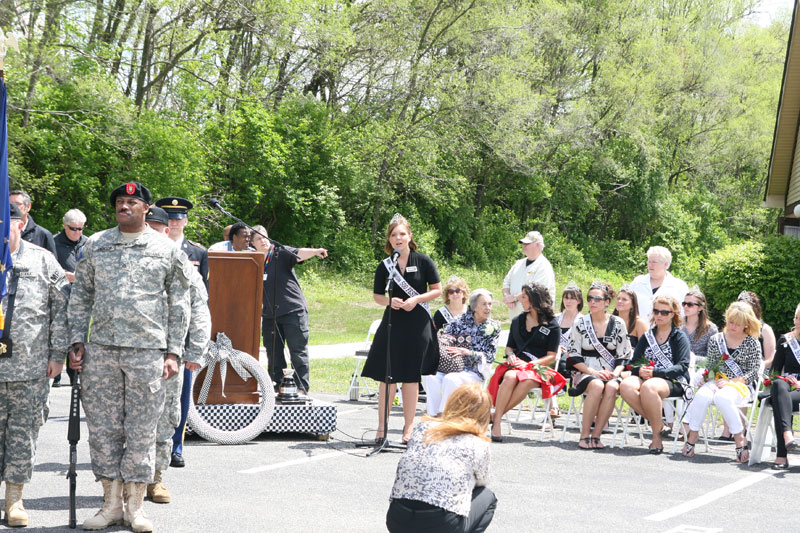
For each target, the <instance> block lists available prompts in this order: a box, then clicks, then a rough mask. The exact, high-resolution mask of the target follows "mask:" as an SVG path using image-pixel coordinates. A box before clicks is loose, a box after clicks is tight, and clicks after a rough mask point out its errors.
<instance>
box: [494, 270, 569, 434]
mask: <svg viewBox="0 0 800 533" xmlns="http://www.w3.org/2000/svg"><path fill="white" fill-rule="evenodd" d="M517 300H518V301H519V302H520V303H521V304H522V309H523V311H524V312H523V313H522V314H521V315H517V316H516V317H514V319H513V320H512V321H511V329H510V331H509V335H508V344H507V346H506V363H505V364H503V365H500V366H498V367H497V370H496V371H495V374H499V375H498V376H496V377H494V378H493V379H492V382H493V383H494V384H497V383H498V382H499V387H498V388H497V389H494V386H493V385H492V384H490V386H489V394H490V395H492V399H493V400H494V417H493V419H492V441H494V442H502V441H503V436H502V435H501V434H500V433H501V431H500V422H501V421H502V419H503V415H504V414H506V413H507V412H508V411H509V410H511V409H513V408H514V407H515V406H516V405H517V404H519V403H520V402H521V401H522V400H524V399H525V397H526V396H527V395H528V392H530V391H531V389H533V388H536V387H541V388H542V398H550V397H552V396H553V395H555V394H558V391H560V390H561V389H562V388H563V387H564V385H566V379H564V378H563V377H562V376H561V374H558V373H556V372H551V373H550V376H541V375H540V374H539V373H538V372H537V371H536V370H534V369H533V365H531V364H530V363H536V364H537V365H541V366H552V365H553V364H554V363H555V361H556V353H557V352H558V347H559V343H560V341H561V329H560V328H559V326H558V322H557V321H556V320H555V317H554V316H553V301H552V300H551V299H550V293H549V292H548V291H547V288H546V287H545V286H544V285H539V284H538V283H529V284H527V285H523V286H522V291H521V292H520V293H519V295H517ZM548 378H549V379H548ZM554 380H557V381H554Z"/></svg>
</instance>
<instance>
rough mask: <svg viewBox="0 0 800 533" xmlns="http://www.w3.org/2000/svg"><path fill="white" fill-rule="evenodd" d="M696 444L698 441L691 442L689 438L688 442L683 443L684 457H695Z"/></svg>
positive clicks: (682, 453)
mask: <svg viewBox="0 0 800 533" xmlns="http://www.w3.org/2000/svg"><path fill="white" fill-rule="evenodd" d="M696 444H697V443H696V442H689V441H688V440H687V441H686V444H684V445H683V451H682V452H681V455H683V456H684V457H694V447H695V445H696Z"/></svg>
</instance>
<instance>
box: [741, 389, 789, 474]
mask: <svg viewBox="0 0 800 533" xmlns="http://www.w3.org/2000/svg"><path fill="white" fill-rule="evenodd" d="M765 403H766V398H764V400H762V401H761V408H760V409H759V410H758V419H757V420H756V429H755V431H754V433H753V440H752V446H751V448H752V449H751V450H750V460H749V461H748V462H747V464H748V465H749V466H752V465H755V464H758V463H760V462H761V461H762V459H763V458H764V456H765V455H769V454H770V453H771V451H772V450H771V446H770V445H769V444H767V433H768V432H769V429H770V425H771V424H773V423H774V420H773V419H772V406H770V405H764V404H765ZM777 438H783V437H781V436H778V437H777Z"/></svg>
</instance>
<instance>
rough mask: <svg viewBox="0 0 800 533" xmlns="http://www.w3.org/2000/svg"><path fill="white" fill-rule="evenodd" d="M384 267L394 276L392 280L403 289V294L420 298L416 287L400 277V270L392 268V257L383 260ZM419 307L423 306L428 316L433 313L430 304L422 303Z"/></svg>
mask: <svg viewBox="0 0 800 533" xmlns="http://www.w3.org/2000/svg"><path fill="white" fill-rule="evenodd" d="M383 266H385V267H386V270H387V271H388V272H389V275H390V276H392V280H393V281H394V283H395V285H397V286H398V287H400V288H401V289H403V292H405V293H406V294H407V295H409V296H410V297H412V298H413V297H414V296H419V293H418V292H417V290H416V289H415V288H414V287H412V286H411V284H409V283H408V281H406V278H404V277H403V276H401V275H400V269H398V268H393V267H392V258H391V257H387V258H386V259H384V260H383ZM415 268H416V267H415ZM390 296H391V295H390ZM419 305H421V306H422V308H423V309H425V310H426V311H427V312H428V314H430V313H431V310H430V307H428V302H421V303H420V304H419Z"/></svg>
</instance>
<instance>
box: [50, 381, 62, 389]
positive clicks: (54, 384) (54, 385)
mask: <svg viewBox="0 0 800 533" xmlns="http://www.w3.org/2000/svg"><path fill="white" fill-rule="evenodd" d="M60 386H61V381H60V380H59V381H53V385H52V387H53V388H58V387H60Z"/></svg>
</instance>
